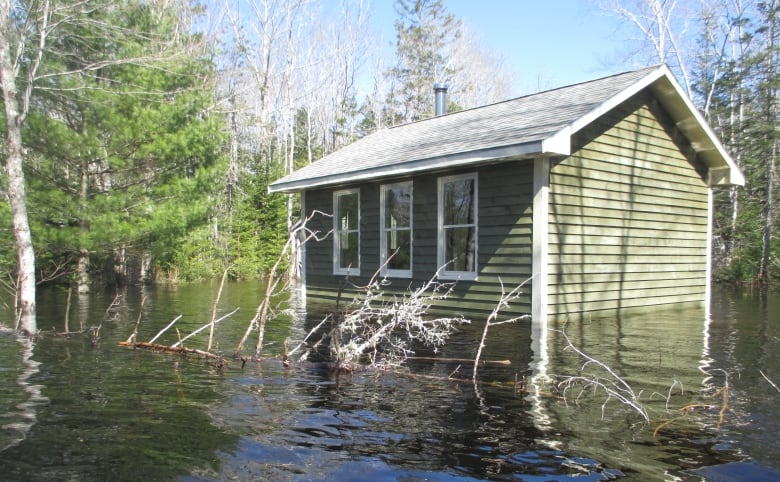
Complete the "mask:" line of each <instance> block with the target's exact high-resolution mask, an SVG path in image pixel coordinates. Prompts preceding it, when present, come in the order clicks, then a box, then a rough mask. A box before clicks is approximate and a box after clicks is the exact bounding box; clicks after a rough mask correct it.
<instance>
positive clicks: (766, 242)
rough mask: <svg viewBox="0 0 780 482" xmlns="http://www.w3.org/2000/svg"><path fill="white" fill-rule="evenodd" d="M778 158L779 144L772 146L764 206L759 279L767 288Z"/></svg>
mask: <svg viewBox="0 0 780 482" xmlns="http://www.w3.org/2000/svg"><path fill="white" fill-rule="evenodd" d="M776 158H777V143H776V142H775V143H774V145H773V146H772V154H771V156H770V157H769V160H768V161H767V166H766V171H767V172H766V178H767V179H766V204H765V205H764V226H763V231H764V232H763V233H762V241H763V246H762V249H761V267H760V269H759V274H758V279H759V282H760V283H761V285H763V286H766V285H767V284H768V283H769V264H770V263H771V261H772V251H771V248H772V220H773V218H774V216H773V214H774V212H773V211H774V209H773V203H772V198H773V194H774V193H773V191H774V177H775V159H776Z"/></svg>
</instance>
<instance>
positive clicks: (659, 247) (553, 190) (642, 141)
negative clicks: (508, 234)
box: [548, 96, 708, 319]
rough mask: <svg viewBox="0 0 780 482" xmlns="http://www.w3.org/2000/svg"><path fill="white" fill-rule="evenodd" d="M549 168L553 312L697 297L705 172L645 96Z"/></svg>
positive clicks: (700, 293) (702, 263) (702, 286)
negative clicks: (570, 154)
mask: <svg viewBox="0 0 780 482" xmlns="http://www.w3.org/2000/svg"><path fill="white" fill-rule="evenodd" d="M575 141H576V142H575V145H574V146H573V152H574V154H573V155H572V156H570V157H567V158H565V159H564V160H563V161H561V162H560V163H558V164H557V165H554V166H553V167H552V169H551V174H550V191H549V199H550V210H549V223H550V225H549V227H550V232H549V254H550V258H549V259H550V265H549V269H550V271H549V277H548V286H549V305H548V308H549V314H550V315H551V317H552V318H554V319H555V318H558V319H563V318H566V317H568V316H571V315H572V314H578V313H583V312H590V313H593V312H595V313H599V312H601V313H604V314H606V313H607V312H610V314H614V313H615V312H617V313H618V314H619V313H621V312H624V311H625V310H629V309H631V308H638V307H645V306H654V305H665V304H670V303H681V302H703V301H705V296H706V291H707V283H706V280H707V278H706V276H707V226H708V216H707V215H708V188H707V184H706V182H705V180H704V179H703V178H704V176H705V174H704V173H705V172H706V170H705V169H704V167H703V166H702V165H700V164H699V163H697V162H696V161H695V156H694V155H693V154H692V152H693V151H692V150H691V149H690V147H689V146H688V145H686V143H685V142H684V140H683V139H682V137H681V136H680V135H679V134H678V133H677V132H676V129H675V128H674V127H673V126H672V124H671V122H670V121H669V119H668V117H667V116H666V114H665V113H664V112H663V110H662V109H661V107H660V106H659V105H657V103H656V102H655V101H654V100H653V99H652V98H648V97H641V96H640V97H637V98H636V99H634V100H632V101H630V102H629V103H627V104H626V105H623V106H621V107H619V108H617V109H615V110H614V111H613V112H611V113H609V114H607V115H606V116H604V117H603V118H601V119H600V120H599V121H598V123H597V124H596V125H593V126H590V127H588V128H586V129H585V130H584V131H583V132H581V133H580V134H579V135H578V136H577V138H576V139H575Z"/></svg>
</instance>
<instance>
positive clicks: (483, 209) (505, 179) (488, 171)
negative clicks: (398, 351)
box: [306, 161, 533, 317]
mask: <svg viewBox="0 0 780 482" xmlns="http://www.w3.org/2000/svg"><path fill="white" fill-rule="evenodd" d="M475 170H476V172H477V173H478V192H479V213H478V241H477V242H478V247H479V253H478V279H477V280H476V281H459V282H458V283H457V284H456V287H455V292H454V293H453V295H452V296H451V297H449V298H448V299H446V300H442V301H440V302H439V303H438V304H437V305H436V306H435V310H434V311H436V312H444V313H446V312H457V313H462V314H464V315H465V316H467V317H468V316H475V317H476V316H479V317H484V316H485V314H486V313H488V312H490V311H491V310H492V309H493V308H494V306H495V304H496V302H497V301H498V299H499V296H500V292H501V285H500V282H499V279H500V280H501V281H502V282H503V284H504V286H505V288H506V289H507V290H511V289H512V288H514V287H515V286H516V285H518V284H520V283H523V282H524V281H526V280H527V279H528V278H530V276H531V255H532V225H533V222H532V214H531V206H532V189H533V175H532V174H533V162H529V161H509V162H504V163H499V164H493V165H488V166H482V167H479V168H477V169H471V170H460V171H454V172H451V171H448V172H446V173H442V174H426V175H420V176H415V177H414V178H411V179H412V180H413V196H414V204H413V208H412V209H413V214H412V216H413V241H412V253H413V266H412V273H413V277H412V278H411V279H409V278H388V281H389V282H390V283H391V284H390V285H389V286H387V287H386V288H385V289H384V292H385V293H386V294H387V295H388V296H390V295H396V296H397V295H399V294H402V293H404V292H406V291H407V290H408V288H409V287H410V286H411V287H417V286H420V285H422V284H423V283H425V282H426V281H428V280H429V279H430V278H431V277H433V275H434V273H435V272H436V270H437V269H438V266H437V263H436V248H437V179H438V177H439V176H440V175H441V176H444V175H453V174H459V173H467V172H474V171H475ZM401 180H406V179H392V180H388V181H387V183H390V182H398V181H401ZM381 184H382V183H379V182H371V183H364V184H361V185H360V206H361V213H360V214H361V217H360V238H361V239H360V243H361V244H360V248H361V266H360V268H361V273H360V274H361V276H359V277H352V278H351V279H350V281H351V282H352V283H353V284H355V285H358V286H361V285H365V284H367V283H368V282H369V279H370V277H371V276H372V275H373V274H374V272H375V271H376V270H377V269H378V268H379V259H380V256H379V240H380V229H379V228H380V226H379V198H380V196H379V194H380V186H381ZM346 187H353V186H345V187H342V188H341V189H343V188H346ZM332 199H333V190H331V189H324V190H313V191H307V193H306V208H307V212H311V211H312V210H315V209H316V210H320V211H323V212H327V213H330V212H332V209H333V206H332V204H333V201H332ZM310 226H314V227H316V228H317V229H318V230H319V231H321V232H323V233H325V232H328V231H329V230H330V229H331V228H332V220H331V219H329V218H323V217H320V219H318V221H317V223H310ZM332 253H333V244H332V239H331V238H330V237H329V238H328V239H326V240H325V241H322V242H310V243H309V244H308V245H307V246H306V285H307V290H306V291H307V298H308V300H309V304H310V306H313V307H321V308H323V309H329V308H332V307H333V306H334V305H335V303H336V299H337V296H338V291H339V287H340V286H341V285H342V284H343V283H344V282H345V277H344V276H335V275H333V266H332V265H333V254H332ZM356 293H358V291H357V290H354V289H346V290H345V292H344V294H343V295H342V304H341V306H342V307H343V306H344V303H346V302H348V301H349V300H351V299H352V298H353V297H354V295H355V294H356ZM530 305H531V287H530V283H529V284H528V288H527V289H526V290H524V293H523V294H522V296H521V297H520V298H519V299H518V300H517V302H516V303H514V304H513V306H512V307H511V309H510V310H508V311H507V314H514V315H516V314H525V313H530ZM314 309H316V308H314Z"/></svg>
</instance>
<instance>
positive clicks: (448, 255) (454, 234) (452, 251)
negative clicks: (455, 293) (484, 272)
mask: <svg viewBox="0 0 780 482" xmlns="http://www.w3.org/2000/svg"><path fill="white" fill-rule="evenodd" d="M475 234H476V229H474V228H470V227H469V228H447V229H445V230H444V242H445V251H444V252H445V259H444V262H445V263H447V270H448V271H474V270H475V268H474V266H475V260H476V247H477V243H476V236H475Z"/></svg>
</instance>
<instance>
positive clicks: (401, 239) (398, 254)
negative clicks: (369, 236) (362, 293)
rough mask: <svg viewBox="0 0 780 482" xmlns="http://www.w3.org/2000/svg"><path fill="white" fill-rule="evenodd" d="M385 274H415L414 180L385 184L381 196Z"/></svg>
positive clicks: (403, 276) (393, 275)
mask: <svg viewBox="0 0 780 482" xmlns="http://www.w3.org/2000/svg"><path fill="white" fill-rule="evenodd" d="M380 203H381V209H380V226H381V235H380V240H381V241H380V242H381V245H380V263H381V270H380V272H381V274H382V276H392V277H401V278H410V277H411V276H412V239H413V238H412V211H413V209H412V206H413V194H412V183H411V182H401V183H396V184H385V185H383V186H382V188H381V195H380Z"/></svg>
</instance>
